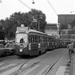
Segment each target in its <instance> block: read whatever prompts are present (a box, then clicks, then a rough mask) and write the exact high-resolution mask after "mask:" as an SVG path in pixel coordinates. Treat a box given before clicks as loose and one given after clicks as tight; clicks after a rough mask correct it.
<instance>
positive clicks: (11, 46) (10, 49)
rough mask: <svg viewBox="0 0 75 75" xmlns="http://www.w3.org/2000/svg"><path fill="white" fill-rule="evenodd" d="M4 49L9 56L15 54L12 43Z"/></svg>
mask: <svg viewBox="0 0 75 75" xmlns="http://www.w3.org/2000/svg"><path fill="white" fill-rule="evenodd" d="M5 48H6V49H8V50H9V53H10V54H15V46H14V44H13V43H11V42H9V43H7V44H6V45H5Z"/></svg>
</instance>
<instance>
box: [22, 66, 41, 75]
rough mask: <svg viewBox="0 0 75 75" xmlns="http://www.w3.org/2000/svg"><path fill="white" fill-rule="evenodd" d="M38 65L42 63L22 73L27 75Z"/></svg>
mask: <svg viewBox="0 0 75 75" xmlns="http://www.w3.org/2000/svg"><path fill="white" fill-rule="evenodd" d="M38 66H40V65H36V66H34V67H33V68H31V69H29V70H28V71H26V72H22V75H27V74H28V73H30V72H31V71H33V70H34V69H35V68H37V67H38Z"/></svg>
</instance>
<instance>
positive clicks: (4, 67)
mask: <svg viewBox="0 0 75 75" xmlns="http://www.w3.org/2000/svg"><path fill="white" fill-rule="evenodd" d="M14 65H16V64H9V65H6V66H3V67H1V68H0V70H3V69H6V68H8V67H10V66H14Z"/></svg>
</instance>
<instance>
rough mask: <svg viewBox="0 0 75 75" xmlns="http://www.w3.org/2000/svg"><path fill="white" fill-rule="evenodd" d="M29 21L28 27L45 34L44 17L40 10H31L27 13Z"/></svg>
mask: <svg viewBox="0 0 75 75" xmlns="http://www.w3.org/2000/svg"><path fill="white" fill-rule="evenodd" d="M28 15H29V17H30V18H29V19H30V21H31V24H30V27H31V28H33V29H36V30H39V31H43V32H45V26H46V24H47V23H46V21H45V20H46V16H45V14H43V13H42V11H40V10H35V9H32V10H31V11H29V12H28Z"/></svg>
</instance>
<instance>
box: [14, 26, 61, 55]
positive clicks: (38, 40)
mask: <svg viewBox="0 0 75 75" xmlns="http://www.w3.org/2000/svg"><path fill="white" fill-rule="evenodd" d="M56 40H57V39H55V38H54V37H52V36H50V35H47V34H46V33H43V32H40V31H36V30H33V29H30V28H28V27H24V26H23V25H22V26H21V27H17V30H16V34H15V43H16V44H15V50H16V51H15V52H16V55H18V56H22V55H30V56H33V55H40V54H42V53H45V52H46V51H48V50H52V49H55V48H59V47H58V46H59V45H60V44H59V42H58V41H56Z"/></svg>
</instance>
